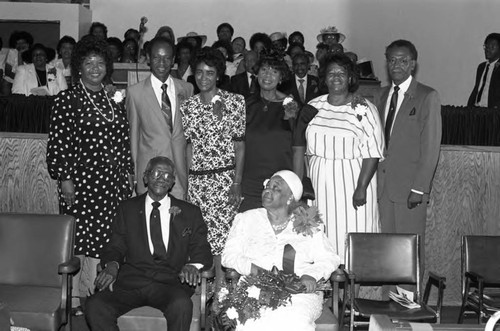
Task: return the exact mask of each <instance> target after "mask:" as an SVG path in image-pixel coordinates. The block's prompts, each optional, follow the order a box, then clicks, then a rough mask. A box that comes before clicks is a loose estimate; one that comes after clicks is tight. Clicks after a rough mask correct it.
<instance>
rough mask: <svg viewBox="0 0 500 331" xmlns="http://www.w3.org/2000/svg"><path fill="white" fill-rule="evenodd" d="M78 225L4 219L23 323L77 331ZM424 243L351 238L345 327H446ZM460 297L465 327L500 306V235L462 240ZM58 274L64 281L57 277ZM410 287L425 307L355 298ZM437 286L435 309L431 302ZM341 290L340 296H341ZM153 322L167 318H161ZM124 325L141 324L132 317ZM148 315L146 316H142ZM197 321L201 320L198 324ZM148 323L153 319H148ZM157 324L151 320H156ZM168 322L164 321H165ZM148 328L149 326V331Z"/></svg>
mask: <svg viewBox="0 0 500 331" xmlns="http://www.w3.org/2000/svg"><path fill="white" fill-rule="evenodd" d="M74 231H75V224H74V219H73V217H71V216H62V215H27V214H0V265H1V266H2V270H3V271H2V272H0V303H2V302H4V303H6V306H7V307H8V308H9V309H10V315H11V316H12V317H13V319H14V321H15V322H18V323H19V324H18V325H22V324H24V325H22V326H25V327H35V328H36V329H40V330H59V329H60V327H61V326H62V325H66V326H67V327H66V329H68V330H70V329H71V319H70V316H69V313H70V310H71V309H70V300H69V298H70V296H71V274H73V273H74V272H76V271H77V270H78V268H79V260H78V259H76V258H74V257H73V249H72V247H73V243H74ZM419 252H420V238H419V236H418V235H415V234H372V233H349V234H348V236H347V240H346V263H345V267H344V268H343V269H339V270H337V271H336V272H334V273H333V274H332V278H331V279H332V281H333V296H332V307H333V311H334V313H335V316H337V317H338V324H337V325H336V326H335V328H334V329H340V328H342V327H343V326H344V323H345V322H347V321H349V326H350V330H353V329H354V327H355V326H357V325H358V324H359V323H358V322H359V321H357V320H356V319H355V317H356V316H358V315H359V316H361V317H365V318H366V317H369V316H371V315H373V314H382V315H388V316H389V317H391V318H392V319H396V320H409V321H415V320H418V321H431V322H437V323H439V322H440V318H441V308H442V303H443V291H444V288H445V280H446V279H445V278H444V277H441V276H438V275H436V274H434V273H433V272H429V276H428V277H429V279H428V282H427V285H426V287H425V290H424V292H423V295H422V291H421V288H422V285H421V284H422V282H421V278H420V277H421V268H420V266H421V261H420V254H419ZM462 271H463V280H462V295H463V303H462V307H461V311H460V317H459V321H458V322H459V323H462V321H463V316H464V314H465V313H466V312H468V311H472V312H475V313H476V314H477V315H478V322H479V323H480V322H482V320H483V319H484V318H486V317H488V316H490V315H491V313H492V312H494V311H495V310H498V307H500V291H499V289H500V236H464V237H463V242H462ZM57 272H59V274H60V275H62V277H61V276H59V275H58V274H57ZM209 277H213V275H207V277H205V278H204V281H203V283H202V285H203V286H202V287H203V289H202V291H199V292H198V296H200V297H201V306H200V305H199V304H198V305H196V306H197V307H198V308H197V314H196V317H194V319H193V325H192V326H193V328H192V329H193V330H195V329H198V330H199V329H200V328H203V327H204V326H205V325H204V324H205V316H206V310H205V301H206V300H207V297H206V279H207V278H209ZM395 284H408V285H413V286H414V287H415V293H416V301H417V302H418V303H419V304H420V305H421V308H420V309H411V310H410V309H406V308H404V307H403V306H400V305H399V304H396V303H395V302H392V301H377V300H368V299H362V298H358V297H356V292H357V290H358V285H359V286H365V285H368V286H373V285H395ZM431 286H435V287H436V288H437V292H438V296H437V304H436V308H435V309H434V308H432V307H430V306H429V304H428V300H429V296H430V291H431ZM342 287H343V295H342V298H339V293H340V290H339V288H342ZM157 313H158V314H153V315H155V316H151V317H152V318H153V319H156V320H162V321H164V317H163V315H162V314H161V313H159V312H157ZM128 315H129V317H127V316H125V317H124V318H123V321H122V324H123V323H127V320H129V321H130V323H132V322H135V321H137V320H138V317H141V315H144V313H142V314H136V315H134V313H133V312H132V313H131V314H128ZM143 317H144V316H143ZM195 319H197V321H195ZM146 322H148V321H146ZM150 322H151V321H150ZM163 323H164V322H163ZM146 329H147V328H146Z"/></svg>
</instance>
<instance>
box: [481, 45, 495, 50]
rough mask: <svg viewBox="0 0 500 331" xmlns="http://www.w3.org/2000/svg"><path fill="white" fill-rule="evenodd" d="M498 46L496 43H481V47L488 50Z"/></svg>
mask: <svg viewBox="0 0 500 331" xmlns="http://www.w3.org/2000/svg"><path fill="white" fill-rule="evenodd" d="M496 48H498V44H487V45H486V44H485V45H483V49H489V50H493V49H496Z"/></svg>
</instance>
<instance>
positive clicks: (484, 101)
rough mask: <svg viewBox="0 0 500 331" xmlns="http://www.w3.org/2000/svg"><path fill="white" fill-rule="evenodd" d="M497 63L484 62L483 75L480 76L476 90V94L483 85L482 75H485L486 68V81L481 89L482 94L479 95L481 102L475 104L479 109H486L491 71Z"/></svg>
mask: <svg viewBox="0 0 500 331" xmlns="http://www.w3.org/2000/svg"><path fill="white" fill-rule="evenodd" d="M497 62H498V59H496V60H495V61H493V62H486V65H485V66H484V70H483V74H482V75H481V79H480V80H479V86H478V89H477V93H479V91H480V90H481V86H482V85H483V79H484V74H485V73H486V68H488V66H489V68H488V75H487V76H486V80H485V81H484V88H483V93H482V94H481V100H479V102H476V106H479V107H488V95H489V92H490V82H491V76H492V74H493V70H494V69H495V64H496V63H497Z"/></svg>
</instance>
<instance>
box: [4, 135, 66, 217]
mask: <svg viewBox="0 0 500 331" xmlns="http://www.w3.org/2000/svg"><path fill="white" fill-rule="evenodd" d="M46 150H47V135H44V134H40V135H34V134H28V135H23V134H13V135H8V134H5V133H3V134H2V135H1V136H0V153H1V157H0V212H24V213H44V214H58V213H59V207H58V198H57V183H56V181H55V180H52V179H51V178H50V176H49V174H48V171H47V164H46V162H45V153H46Z"/></svg>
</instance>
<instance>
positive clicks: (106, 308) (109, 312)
mask: <svg viewBox="0 0 500 331" xmlns="http://www.w3.org/2000/svg"><path fill="white" fill-rule="evenodd" d="M103 299H104V298H103V296H101V295H99V293H97V294H95V295H92V296H90V297H88V298H87V300H86V301H85V309H84V313H85V319H86V320H87V323H88V324H89V325H90V326H93V325H108V323H112V324H114V323H116V320H117V319H118V316H117V313H116V310H115V309H114V308H113V307H112V306H110V305H109V304H107V303H106V301H105V300H103ZM103 323H104V324H103Z"/></svg>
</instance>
